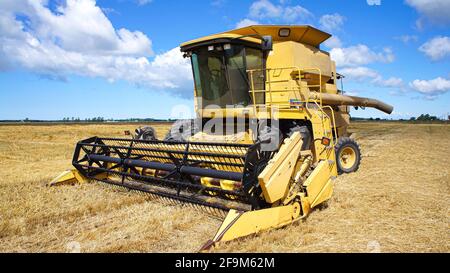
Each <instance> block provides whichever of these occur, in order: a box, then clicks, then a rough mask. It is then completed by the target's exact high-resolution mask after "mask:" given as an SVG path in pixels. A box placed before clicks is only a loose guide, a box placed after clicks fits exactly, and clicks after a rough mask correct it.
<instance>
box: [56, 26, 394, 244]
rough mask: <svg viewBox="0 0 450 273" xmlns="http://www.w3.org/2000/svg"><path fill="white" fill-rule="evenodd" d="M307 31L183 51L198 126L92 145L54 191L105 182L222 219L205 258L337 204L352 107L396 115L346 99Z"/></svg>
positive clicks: (242, 36)
mask: <svg viewBox="0 0 450 273" xmlns="http://www.w3.org/2000/svg"><path fill="white" fill-rule="evenodd" d="M329 37H330V35H329V34H327V33H325V32H323V31H320V30H318V29H315V28H313V27H311V26H249V27H245V28H240V29H236V30H231V31H227V32H224V33H219V34H215V35H210V36H206V37H202V38H199V39H196V40H192V41H190V42H186V43H184V44H182V45H181V51H182V53H180V54H183V55H184V57H185V58H189V59H190V61H191V64H192V71H193V78H194V105H195V112H196V118H195V119H193V120H180V121H177V122H175V123H174V124H173V126H172V128H171V130H170V131H169V132H168V133H167V135H166V137H165V138H164V139H162V140H158V139H157V138H156V136H155V132H154V129H153V128H151V127H148V126H147V127H142V128H139V129H137V130H136V133H135V135H134V136H133V138H131V139H124V138H104V137H92V138H89V139H86V140H82V141H80V142H79V143H78V144H77V145H76V149H75V153H74V157H73V162H72V164H73V166H74V168H75V169H74V170H70V171H66V172H64V173H63V174H61V175H60V176H58V177H57V178H56V179H55V180H54V181H52V182H51V184H52V185H57V184H63V183H74V182H87V181H100V182H103V183H107V184H112V185H116V186H121V187H125V188H128V189H132V190H138V191H143V192H147V193H149V194H151V195H156V196H159V197H163V198H169V199H171V200H178V201H181V202H183V203H190V204H195V205H200V206H202V207H207V208H211V209H214V210H216V211H219V212H225V213H226V216H225V215H223V216H225V217H224V222H223V224H222V225H221V227H220V228H219V229H218V231H217V234H216V236H215V237H214V238H213V239H212V240H211V241H210V242H208V243H207V244H206V245H205V246H204V247H203V248H202V249H206V248H208V247H211V246H212V245H214V244H215V243H217V242H219V241H228V240H233V239H236V238H239V237H243V236H247V235H250V234H254V233H258V232H260V231H263V230H268V229H272V228H279V227H282V226H286V225H288V224H292V223H294V222H296V221H298V220H299V219H302V218H305V217H306V216H307V215H308V214H309V213H310V211H311V210H312V209H313V208H314V207H316V206H318V205H319V204H321V203H323V202H326V201H327V200H328V199H330V198H331V196H332V192H333V180H334V179H335V178H336V177H337V176H338V175H339V174H343V173H350V172H354V171H357V170H358V168H359V165H360V160H361V152H360V147H359V145H358V144H357V143H356V141H355V140H354V139H353V138H351V137H350V132H348V130H347V129H348V125H349V123H350V106H355V107H363V108H364V107H373V108H376V109H378V110H381V111H383V112H385V113H391V112H392V111H393V107H392V106H390V105H388V104H386V103H383V102H381V101H378V100H375V99H369V98H361V97H354V96H346V95H345V92H344V90H340V89H339V88H338V86H339V85H338V81H340V80H342V78H343V77H342V76H341V75H340V74H338V73H337V72H336V65H335V62H334V61H333V60H331V58H330V55H329V53H328V52H325V51H323V50H321V49H320V44H321V43H323V42H324V41H325V40H327V39H328V38H329Z"/></svg>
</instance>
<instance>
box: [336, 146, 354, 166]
mask: <svg viewBox="0 0 450 273" xmlns="http://www.w3.org/2000/svg"><path fill="white" fill-rule="evenodd" d="M339 162H340V165H341V167H342V168H344V169H350V168H351V167H353V166H354V165H355V163H356V151H355V150H354V149H353V148H352V147H345V148H343V149H342V150H341V152H340V154H339Z"/></svg>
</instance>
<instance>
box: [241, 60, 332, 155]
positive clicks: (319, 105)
mask: <svg viewBox="0 0 450 273" xmlns="http://www.w3.org/2000/svg"><path fill="white" fill-rule="evenodd" d="M284 70H292V72H294V71H295V72H297V73H298V78H299V81H302V79H303V77H302V75H304V74H305V73H306V72H307V71H309V72H311V71H316V72H317V74H318V75H319V84H307V85H306V87H307V88H308V89H309V88H318V89H319V103H317V99H311V98H310V97H309V96H306V101H305V105H306V109H307V110H308V112H310V113H315V112H314V111H311V110H310V109H309V104H310V103H311V102H313V103H314V104H315V105H316V106H317V108H318V109H319V111H320V112H321V115H320V116H319V118H320V119H321V120H322V122H321V123H322V130H325V128H324V122H323V121H324V119H326V118H329V119H330V121H331V122H332V126H333V129H332V130H334V135H335V136H337V129H336V120H335V117H334V110H333V108H332V107H331V106H329V105H326V106H323V99H322V91H323V90H322V71H321V69H320V68H317V67H307V68H300V67H298V66H290V67H276V68H265V69H262V68H261V69H251V70H247V73H248V74H250V81H251V86H250V88H251V90H250V92H251V93H252V98H253V109H254V112H255V115H256V111H257V110H256V93H267V92H269V98H270V103H267V102H266V104H265V106H267V107H270V108H272V106H273V96H272V93H277V92H287V91H300V92H301V86H300V90H299V89H298V88H292V89H283V90H272V83H274V82H277V83H281V82H290V81H291V78H287V79H286V80H277V81H272V80H271V73H270V72H271V71H280V73H279V74H278V75H277V77H279V76H280V75H281V73H282V71H284ZM258 71H264V72H265V73H266V77H267V80H266V89H264V90H255V85H254V81H253V73H254V72H258ZM292 72H291V73H292ZM324 107H325V108H329V109H330V110H331V116H332V117H330V116H329V115H328V114H327V113H326V112H325V111H324ZM332 144H333V145H332V146H333V147H334V145H335V141H334V140H332Z"/></svg>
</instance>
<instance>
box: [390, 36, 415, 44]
mask: <svg viewBox="0 0 450 273" xmlns="http://www.w3.org/2000/svg"><path fill="white" fill-rule="evenodd" d="M395 39H396V40H399V41H402V42H403V43H405V44H409V43H411V42H417V41H418V40H419V37H417V35H402V36H397V37H395Z"/></svg>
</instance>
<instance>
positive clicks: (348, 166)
mask: <svg viewBox="0 0 450 273" xmlns="http://www.w3.org/2000/svg"><path fill="white" fill-rule="evenodd" d="M335 151H336V162H337V169H338V173H339V174H343V173H352V172H356V171H357V170H358V169H359V165H360V164H361V149H360V148H359V145H358V143H357V142H356V141H355V140H354V139H352V138H349V137H341V138H339V139H338V142H337V144H336V146H335Z"/></svg>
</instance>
